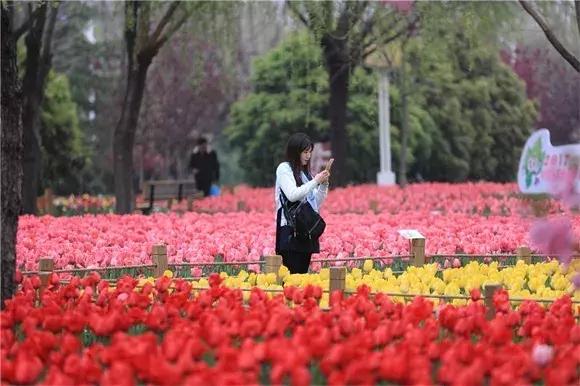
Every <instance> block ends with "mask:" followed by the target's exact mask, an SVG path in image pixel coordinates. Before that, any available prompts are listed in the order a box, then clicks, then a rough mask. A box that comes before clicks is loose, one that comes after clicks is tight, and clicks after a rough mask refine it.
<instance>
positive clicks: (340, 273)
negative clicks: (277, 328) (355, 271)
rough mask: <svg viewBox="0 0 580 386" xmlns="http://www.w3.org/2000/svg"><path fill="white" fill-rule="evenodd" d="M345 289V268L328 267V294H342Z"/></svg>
mask: <svg viewBox="0 0 580 386" xmlns="http://www.w3.org/2000/svg"><path fill="white" fill-rule="evenodd" d="M345 288H346V267H330V282H329V286H328V289H329V290H330V294H331V295H332V293H333V292H334V291H340V292H344V289H345Z"/></svg>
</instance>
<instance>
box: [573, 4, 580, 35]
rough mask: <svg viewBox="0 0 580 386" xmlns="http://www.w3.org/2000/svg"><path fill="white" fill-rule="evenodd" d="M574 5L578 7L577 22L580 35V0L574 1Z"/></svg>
mask: <svg viewBox="0 0 580 386" xmlns="http://www.w3.org/2000/svg"><path fill="white" fill-rule="evenodd" d="M574 7H575V8H576V24H578V35H580V1H579V0H576V1H575V2H574Z"/></svg>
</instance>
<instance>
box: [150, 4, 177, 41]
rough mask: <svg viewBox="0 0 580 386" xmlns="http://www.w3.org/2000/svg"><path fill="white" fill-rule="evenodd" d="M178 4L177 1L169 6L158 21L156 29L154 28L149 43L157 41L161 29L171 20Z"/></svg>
mask: <svg viewBox="0 0 580 386" xmlns="http://www.w3.org/2000/svg"><path fill="white" fill-rule="evenodd" d="M179 4H180V2H179V1H174V2H172V3H171V5H169V8H167V11H166V12H165V14H164V15H163V17H162V18H161V20H160V21H159V24H157V28H155V31H154V32H153V35H151V38H150V41H152V42H156V41H157V40H159V37H160V36H161V33H162V32H163V29H164V28H165V26H166V25H167V23H169V21H170V20H171V17H172V16H173V14H174V13H175V11H176V10H177V7H179Z"/></svg>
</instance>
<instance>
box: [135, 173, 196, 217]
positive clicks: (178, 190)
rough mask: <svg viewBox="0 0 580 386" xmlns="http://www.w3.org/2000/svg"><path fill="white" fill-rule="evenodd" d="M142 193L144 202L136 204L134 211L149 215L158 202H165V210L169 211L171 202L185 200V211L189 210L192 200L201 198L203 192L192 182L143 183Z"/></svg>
mask: <svg viewBox="0 0 580 386" xmlns="http://www.w3.org/2000/svg"><path fill="white" fill-rule="evenodd" d="M142 191H143V198H144V200H145V202H143V203H139V204H137V206H136V210H138V211H141V212H142V213H143V214H150V213H151V212H152V211H153V207H154V203H155V201H158V200H167V208H168V209H171V206H172V205H173V200H177V201H178V202H180V201H181V200H183V199H187V210H191V209H192V207H193V200H194V199H197V198H202V197H203V192H202V191H200V190H198V189H197V187H196V184H195V181H194V180H157V181H145V182H143V189H142Z"/></svg>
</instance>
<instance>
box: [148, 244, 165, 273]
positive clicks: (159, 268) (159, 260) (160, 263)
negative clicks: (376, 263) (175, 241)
mask: <svg viewBox="0 0 580 386" xmlns="http://www.w3.org/2000/svg"><path fill="white" fill-rule="evenodd" d="M151 257H152V259H153V264H155V268H154V271H153V275H154V276H155V277H161V276H163V272H165V270H167V266H168V265H167V245H165V244H157V245H154V246H153V250H152V252H151Z"/></svg>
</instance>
